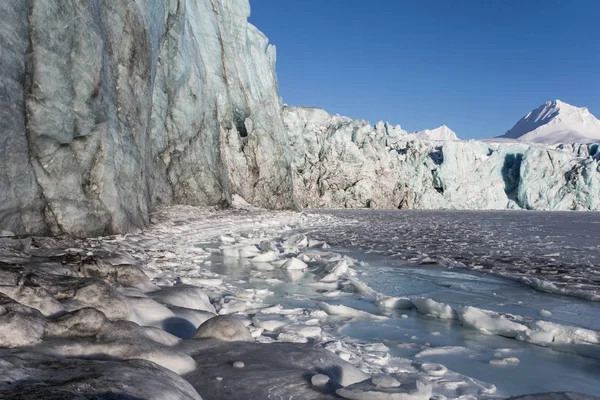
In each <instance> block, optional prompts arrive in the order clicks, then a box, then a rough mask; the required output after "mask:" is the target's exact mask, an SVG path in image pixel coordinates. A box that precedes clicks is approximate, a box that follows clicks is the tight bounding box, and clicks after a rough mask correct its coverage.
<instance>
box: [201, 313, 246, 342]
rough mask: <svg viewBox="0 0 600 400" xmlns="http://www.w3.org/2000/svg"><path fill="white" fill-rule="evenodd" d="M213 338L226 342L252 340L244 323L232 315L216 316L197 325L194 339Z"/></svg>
mask: <svg viewBox="0 0 600 400" xmlns="http://www.w3.org/2000/svg"><path fill="white" fill-rule="evenodd" d="M206 338H214V339H219V340H223V341H226V342H237V341H242V342H253V341H254V338H253V337H252V335H251V334H250V331H248V328H246V326H245V325H244V323H243V322H242V321H241V320H240V319H238V318H235V317H233V316H227V315H226V316H221V315H219V316H216V317H213V318H210V319H208V320H207V321H205V322H204V323H202V325H200V326H199V327H198V330H196V333H195V334H194V339H206Z"/></svg>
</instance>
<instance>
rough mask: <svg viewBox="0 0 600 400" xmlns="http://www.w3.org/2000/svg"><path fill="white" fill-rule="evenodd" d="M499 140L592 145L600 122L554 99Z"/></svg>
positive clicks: (583, 109) (581, 109) (599, 134)
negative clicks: (587, 143)
mask: <svg viewBox="0 0 600 400" xmlns="http://www.w3.org/2000/svg"><path fill="white" fill-rule="evenodd" d="M500 137H501V138H508V139H518V140H522V141H526V142H536V143H547V144H556V143H571V142H594V141H598V140H600V120H598V119H597V118H596V117H595V116H594V115H593V114H592V113H590V112H589V110H588V109H587V108H586V107H576V106H573V105H571V104H568V103H565V102H564V101H561V100H558V99H557V100H553V101H547V102H545V103H544V104H542V105H541V106H539V107H538V108H536V109H534V110H531V111H530V112H529V113H528V114H527V115H526V116H524V117H523V118H521V120H519V122H517V123H516V124H515V126H513V127H512V129H510V130H509V131H508V132H506V133H505V134H504V135H503V136H500Z"/></svg>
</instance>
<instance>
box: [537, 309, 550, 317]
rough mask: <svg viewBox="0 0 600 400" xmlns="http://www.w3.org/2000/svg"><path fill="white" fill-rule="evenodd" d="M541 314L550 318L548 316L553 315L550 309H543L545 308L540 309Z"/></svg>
mask: <svg viewBox="0 0 600 400" xmlns="http://www.w3.org/2000/svg"><path fill="white" fill-rule="evenodd" d="M540 315H541V316H542V317H546V318H548V317H551V316H552V313H551V312H550V311H548V310H543V309H542V310H540Z"/></svg>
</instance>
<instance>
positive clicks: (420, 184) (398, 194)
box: [284, 107, 600, 210]
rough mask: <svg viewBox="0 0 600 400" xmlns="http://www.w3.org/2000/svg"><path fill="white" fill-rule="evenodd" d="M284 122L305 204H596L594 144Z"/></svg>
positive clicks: (297, 116) (311, 115) (342, 121)
mask: <svg viewBox="0 0 600 400" xmlns="http://www.w3.org/2000/svg"><path fill="white" fill-rule="evenodd" d="M284 124H285V126H286V129H287V130H288V134H289V136H290V142H291V144H290V145H291V149H292V158H293V170H294V188H295V193H296V195H297V198H298V201H299V203H300V205H301V206H303V207H315V208H317V207H346V208H362V207H367V208H400V209H404V208H408V209H411V208H416V209H439V208H448V209H506V208H514V209H518V208H525V209H537V210H599V209H600V166H599V157H600V156H599V155H598V154H597V153H598V146H597V145H560V146H544V145H532V144H526V143H493V142H481V141H422V140H415V139H414V138H413V137H411V135H409V134H407V133H406V132H405V131H403V130H401V129H400V128H399V127H393V126H391V125H389V124H383V123H378V124H377V125H376V126H374V127H373V126H371V125H370V124H369V123H368V122H367V121H362V120H352V119H350V118H346V117H341V116H339V115H335V116H333V115H329V114H328V113H327V112H325V111H324V110H321V109H318V108H310V107H285V108H284Z"/></svg>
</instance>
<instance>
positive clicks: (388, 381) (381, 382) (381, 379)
mask: <svg viewBox="0 0 600 400" xmlns="http://www.w3.org/2000/svg"><path fill="white" fill-rule="evenodd" d="M371 382H372V383H373V384H374V385H376V386H379V387H382V388H394V387H398V386H400V382H398V380H397V379H396V378H394V377H393V376H389V375H384V374H378V375H375V376H374V377H372V378H371Z"/></svg>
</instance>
